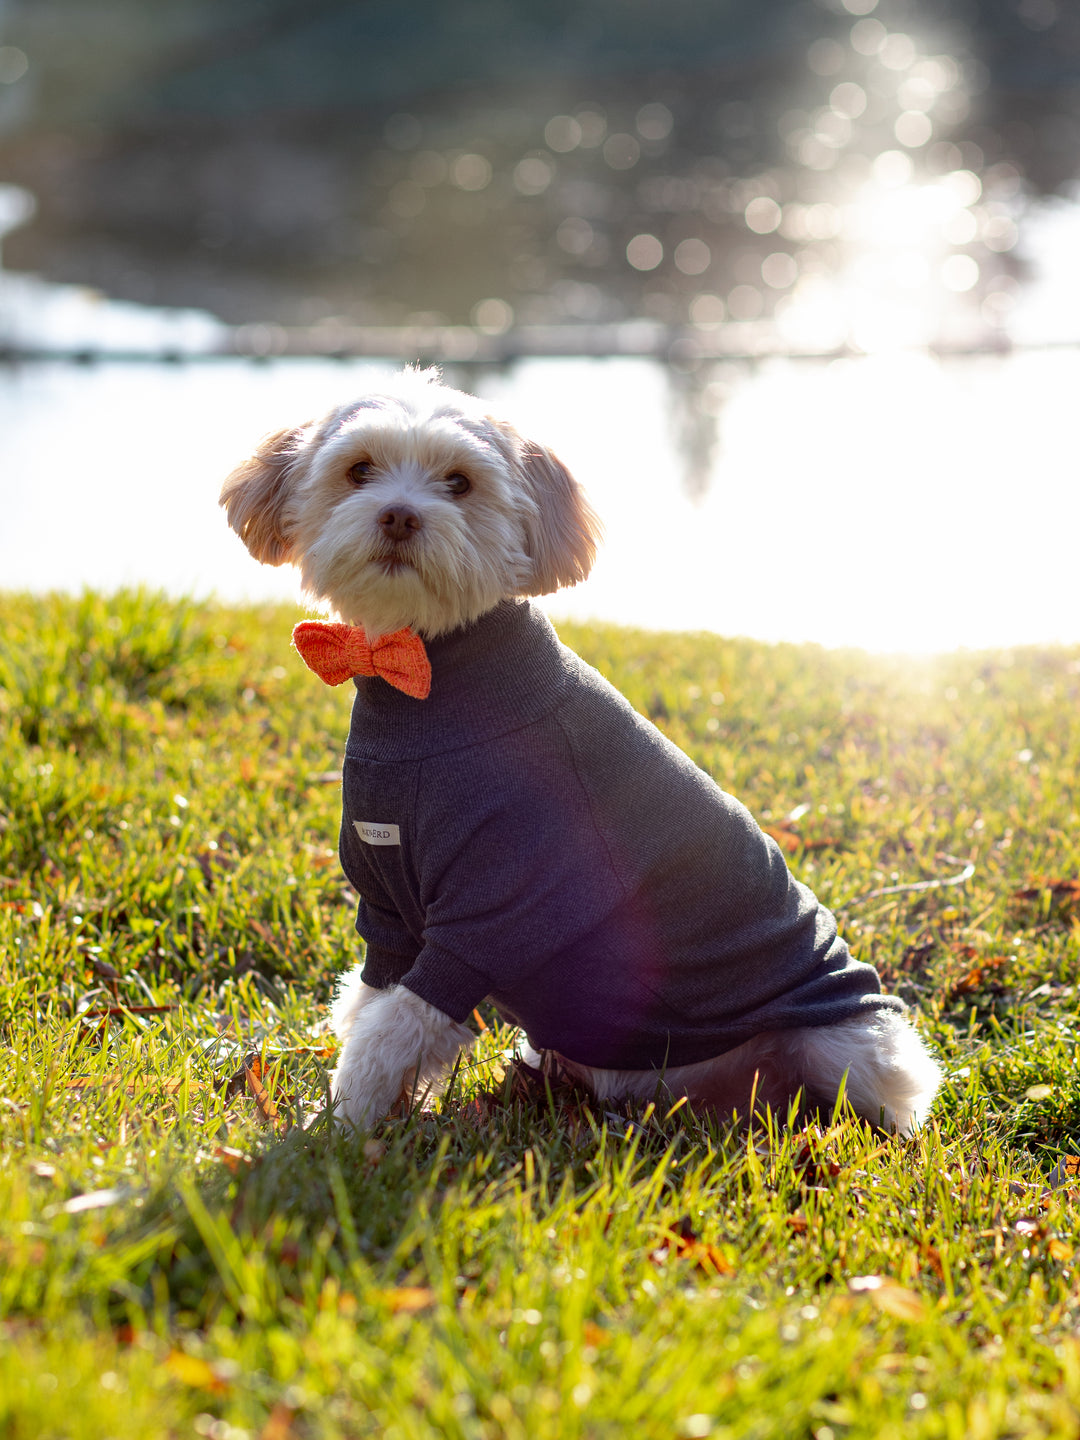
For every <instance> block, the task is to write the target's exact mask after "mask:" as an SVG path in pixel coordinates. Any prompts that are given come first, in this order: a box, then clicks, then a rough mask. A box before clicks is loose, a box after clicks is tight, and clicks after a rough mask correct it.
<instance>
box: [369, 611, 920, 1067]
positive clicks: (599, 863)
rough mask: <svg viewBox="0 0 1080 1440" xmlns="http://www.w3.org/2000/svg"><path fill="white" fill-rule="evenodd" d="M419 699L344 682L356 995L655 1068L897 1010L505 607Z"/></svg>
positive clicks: (443, 647)
mask: <svg viewBox="0 0 1080 1440" xmlns="http://www.w3.org/2000/svg"><path fill="white" fill-rule="evenodd" d="M427 649H428V654H429V656H430V659H431V667H432V685H431V694H430V696H429V698H428V699H426V700H414V699H412V698H411V697H409V696H407V695H404V694H402V693H401V692H400V691H398V690H395V689H393V688H392V687H391V686H390V685H388V684H387V683H386V682H385V681H384V680H382V679H378V678H372V679H364V678H360V677H358V678H357V680H356V682H355V683H356V699H355V701H354V704H353V713H352V728H351V730H350V733H349V743H348V748H347V750H346V755H345V769H344V780H343V805H344V814H343V819H342V828H341V860H342V864H343V865H344V868H345V873H346V875H347V876H348V877H349V880H350V881H351V882H352V884H353V885H354V886H355V887H356V889H357V890H358V891H359V893H360V896H361V900H360V905H359V910H358V913H357V921H356V928H357V930H358V931H359V932H360V934H361V935H362V936H363V938H364V940H365V941H366V942H367V954H366V962H365V966H364V971H363V978H364V980H365V982H366V983H367V984H368V985H373V986H376V987H378V988H385V987H387V986H389V985H393V984H396V983H397V982H399V981H400V982H401V983H403V984H404V985H406V986H407V987H408V988H409V989H410V990H412V991H414V992H415V993H416V994H417V995H419V996H421V997H422V998H423V999H424V1000H427V1001H429V1002H430V1003H431V1004H432V1005H434V1006H436V1007H437V1008H438V1009H440V1010H442V1011H444V1012H445V1013H446V1014H447V1015H450V1016H452V1017H453V1019H455V1020H459V1021H461V1020H464V1019H465V1018H466V1017H467V1016H468V1015H469V1013H470V1011H471V1010H472V1009H473V1007H474V1006H475V1005H477V1004H478V1003H479V1002H480V1001H481V1000H483V999H484V998H485V997H490V998H491V999H492V1000H493V1001H494V1003H495V1005H496V1006H497V1007H498V1009H499V1011H500V1012H501V1014H503V1015H504V1016H505V1017H506V1018H507V1019H508V1020H510V1021H512V1022H513V1023H515V1024H518V1025H520V1026H522V1028H523V1029H524V1030H525V1031H526V1033H527V1034H528V1037H529V1040H530V1042H531V1043H532V1044H533V1045H534V1046H535V1047H536V1048H537V1049H538V1050H543V1049H551V1050H556V1051H558V1052H559V1053H560V1054H562V1055H565V1056H566V1057H568V1058H569V1059H571V1060H576V1061H579V1062H581V1063H583V1064H588V1065H593V1066H600V1067H605V1068H615V1069H631V1070H642V1069H650V1068H656V1069H663V1068H664V1067H666V1066H675V1065H689V1064H693V1063H695V1062H696V1061H699V1060H706V1059H710V1058H712V1057H713V1056H715V1055H719V1054H721V1053H722V1052H723V1051H725V1050H730V1049H733V1048H734V1047H735V1046H736V1045H740V1044H742V1042H743V1041H744V1040H748V1039H750V1038H751V1036H753V1035H756V1034H758V1033H759V1032H760V1031H762V1030H774V1029H784V1028H788V1027H791V1026H804V1025H828V1024H832V1023H834V1022H836V1021H838V1020H842V1019H845V1018H847V1017H848V1016H852V1015H855V1014H869V1013H870V1012H873V1011H875V1010H884V1009H889V1010H902V1009H903V1008H904V1007H903V1005H902V1003H901V1002H900V1001H899V1000H897V999H894V998H889V997H885V996H883V995H882V994H881V993H880V986H879V983H878V977H877V973H876V971H875V970H874V969H873V968H872V967H871V966H869V965H864V964H861V963H860V962H858V961H856V960H854V959H853V958H852V956H851V954H850V953H849V951H848V949H847V946H846V945H845V944H844V942H843V941H842V940H841V939H840V938H839V936H838V935H837V933H836V924H835V921H834V920H833V917H832V915H831V914H830V913H829V911H828V910H826V909H824V908H823V907H822V906H820V905H819V904H818V902H817V901H816V899H815V898H814V896H813V895H812V894H811V892H810V891H809V890H808V889H807V888H806V887H805V886H804V885H801V884H799V883H798V882H797V881H796V880H795V879H794V878H793V877H792V875H791V873H790V872H789V870H788V868H787V865H786V864H785V862H784V858H783V856H782V855H781V853H780V851H779V849H778V848H777V846H776V845H775V844H774V843H773V842H772V840H770V839H769V838H768V837H767V836H766V835H764V834H763V833H762V832H761V830H760V829H759V828H758V826H757V825H756V824H755V822H754V820H753V818H752V817H751V815H750V814H749V812H748V811H747V810H746V809H745V808H744V807H743V806H742V805H740V804H739V802H738V801H737V800H734V799H732V797H731V796H730V795H727V794H725V793H724V792H723V791H722V790H720V789H719V788H718V786H717V785H716V784H715V783H714V782H713V781H712V780H711V779H710V778H709V777H708V776H707V775H705V774H704V773H703V772H702V771H701V770H699V769H698V768H697V767H696V766H695V765H694V764H693V763H692V761H691V760H690V759H689V758H688V757H687V756H686V755H684V754H683V753H682V751H681V750H679V749H678V748H677V747H676V746H674V745H673V744H671V742H670V741H668V740H667V739H666V738H665V737H664V736H663V735H661V734H660V732H659V731H658V730H657V729H656V728H655V727H654V726H653V725H651V724H650V723H649V721H648V720H646V719H644V718H643V717H642V716H641V715H639V714H638V713H637V712H636V711H635V710H633V709H632V708H631V706H630V705H629V704H628V703H627V701H626V700H624V699H623V697H622V696H621V695H620V694H619V693H618V691H616V690H614V689H613V688H612V687H611V686H610V685H609V684H608V683H607V681H606V680H604V679H603V677H602V676H601V675H599V674H598V673H597V672H596V671H595V670H593V669H591V668H590V667H589V666H588V665H586V664H585V663H584V661H582V660H580V659H579V658H578V656H576V655H575V654H574V653H573V652H572V651H570V650H567V649H566V647H565V646H563V645H562V644H560V642H559V640H558V638H557V636H556V635H555V632H554V630H553V629H552V627H551V625H550V624H549V623H548V621H547V619H546V618H545V616H544V615H543V614H542V613H541V612H540V611H539V610H538V609H536V608H535V607H533V606H532V605H529V604H527V603H525V602H518V601H507V602H505V603H504V604H502V605H499V606H498V607H497V608H496V609H495V610H492V611H490V612H489V613H488V614H487V615H484V616H482V617H481V619H480V620H478V621H477V622H476V623H475V624H473V625H469V626H466V627H464V628H462V629H460V630H456V631H454V632H452V633H451V634H448V635H445V636H441V637H439V638H438V639H435V640H432V641H430V642H429V643H428V646H427Z"/></svg>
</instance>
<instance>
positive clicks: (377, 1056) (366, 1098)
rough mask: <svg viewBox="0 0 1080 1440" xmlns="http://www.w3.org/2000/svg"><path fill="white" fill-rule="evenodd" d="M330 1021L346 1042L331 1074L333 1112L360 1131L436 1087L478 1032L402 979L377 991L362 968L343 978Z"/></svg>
mask: <svg viewBox="0 0 1080 1440" xmlns="http://www.w3.org/2000/svg"><path fill="white" fill-rule="evenodd" d="M331 1020H332V1023H333V1027H334V1031H335V1033H336V1035H337V1036H338V1038H339V1039H340V1040H341V1041H342V1047H341V1054H340V1055H339V1057H338V1064H337V1069H336V1070H335V1071H334V1073H333V1076H332V1077H331V1096H332V1098H333V1102H334V1114H335V1118H336V1119H337V1120H339V1121H347V1122H348V1123H350V1124H352V1125H355V1126H356V1127H357V1128H358V1129H363V1128H365V1127H367V1126H369V1125H373V1124H375V1123H376V1121H378V1120H381V1119H383V1118H384V1116H386V1115H389V1114H390V1112H391V1111H392V1110H393V1109H394V1107H395V1106H396V1105H397V1104H399V1102H402V1101H404V1102H405V1103H406V1104H407V1103H408V1101H409V1100H410V1099H411V1098H412V1096H413V1095H414V1094H418V1095H419V1094H423V1093H424V1092H425V1091H428V1090H431V1089H438V1088H439V1087H440V1086H441V1084H442V1082H443V1081H444V1080H445V1078H446V1076H447V1075H448V1073H449V1071H450V1069H451V1067H452V1065H453V1063H454V1061H455V1060H456V1059H457V1056H458V1055H459V1053H460V1052H461V1051H462V1050H464V1049H467V1048H468V1046H470V1045H471V1044H472V1043H473V1040H474V1038H475V1037H474V1036H473V1034H472V1032H471V1031H470V1030H468V1029H466V1027H465V1026H464V1025H459V1024H458V1022H457V1021H456V1020H452V1019H451V1018H450V1016H449V1015H445V1014H443V1012H442V1011H441V1010H436V1008H435V1007H434V1005H429V1004H428V1002H427V1001H426V1000H421V999H420V997H419V995H414V994H413V992H412V991H411V990H409V989H407V988H406V987H405V986H404V985H394V986H391V988H390V989H389V990H373V989H372V988H371V987H370V986H368V985H365V984H364V983H363V981H362V980H360V977H359V971H358V970H354V971H352V972H351V973H350V974H349V975H346V976H345V977H344V980H343V982H342V986H341V989H340V991H339V993H338V996H337V998H336V1000H335V1001H334V1004H333V1007H332V1010H331Z"/></svg>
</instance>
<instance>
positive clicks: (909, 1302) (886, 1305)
mask: <svg viewBox="0 0 1080 1440" xmlns="http://www.w3.org/2000/svg"><path fill="white" fill-rule="evenodd" d="M848 1289H849V1290H850V1291H851V1292H852V1293H853V1294H855V1295H869V1297H870V1299H871V1300H872V1301H873V1303H874V1304H875V1305H876V1306H877V1308H878V1309H879V1310H882V1311H884V1313H885V1314H886V1315H892V1316H893V1317H894V1319H896V1320H907V1321H909V1322H914V1321H916V1320H924V1319H925V1318H926V1305H925V1303H924V1302H923V1299H922V1296H921V1295H916V1293H915V1291H914V1290H908V1289H907V1287H906V1286H904V1285H898V1284H897V1283H896V1281H895V1280H890V1279H889V1278H888V1277H887V1276H885V1275H853V1276H852V1277H851V1279H850V1280H849V1281H848Z"/></svg>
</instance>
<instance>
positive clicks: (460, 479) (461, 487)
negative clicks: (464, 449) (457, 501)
mask: <svg viewBox="0 0 1080 1440" xmlns="http://www.w3.org/2000/svg"><path fill="white" fill-rule="evenodd" d="M446 488H447V489H448V490H449V491H450V494H451V495H467V494H468V493H469V491H470V490H471V489H472V481H471V480H470V479H469V477H468V476H467V475H462V473H461V471H460V470H455V471H454V473H453V474H452V475H448V476H447V477H446Z"/></svg>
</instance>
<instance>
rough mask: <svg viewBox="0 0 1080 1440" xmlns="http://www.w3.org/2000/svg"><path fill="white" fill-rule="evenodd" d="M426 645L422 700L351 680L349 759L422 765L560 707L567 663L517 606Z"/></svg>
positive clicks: (544, 630)
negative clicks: (427, 681)
mask: <svg viewBox="0 0 1080 1440" xmlns="http://www.w3.org/2000/svg"><path fill="white" fill-rule="evenodd" d="M424 644H425V646H426V648H427V653H428V658H429V660H430V661H431V693H430V695H429V696H428V698H427V699H426V700H416V699H413V698H412V697H411V696H408V695H404V694H402V692H401V691H400V690H395V689H393V688H392V687H391V686H390V685H388V684H387V683H386V681H385V680H381V679H379V678H377V677H371V678H368V677H365V676H357V677H356V679H355V681H354V684H355V685H356V699H355V700H354V702H353V712H352V728H351V730H350V733H349V747H348V753H349V754H350V755H353V756H356V757H357V758H361V757H362V758H366V759H371V760H404V759H420V758H422V757H423V756H425V755H437V754H441V753H444V752H445V751H447V750H456V749H460V748H461V747H463V746H466V745H474V744H477V743H479V742H481V741H484V740H490V739H493V738H494V737H495V736H496V735H505V734H508V733H509V732H510V731H512V730H516V729H518V728H520V727H521V726H523V725H529V724H531V723H532V722H533V721H535V720H538V719H540V718H541V716H543V715H545V714H547V713H549V712H550V711H552V710H554V709H555V708H556V707H557V706H558V704H559V703H560V701H561V699H562V697H563V692H564V689H565V685H566V679H567V674H568V671H569V669H570V668H571V666H572V663H573V657H572V655H571V654H570V652H569V651H568V650H566V649H565V648H564V647H563V646H562V645H561V644H560V642H559V638H558V636H557V635H556V634H555V631H554V629H553V628H552V626H551V623H550V621H549V620H548V619H547V617H546V616H545V615H544V614H543V612H542V611H540V610H538V609H537V608H536V607H535V606H533V605H530V604H529V603H528V602H527V601H523V600H504V601H503V602H502V603H501V604H499V605H497V606H496V607H495V609H494V610H489V611H488V612H487V614H486V615H481V616H480V618H479V620H476V621H474V622H473V623H472V624H470V625H463V626H461V627H460V628H459V629H457V630H451V631H448V632H447V633H446V634H445V635H438V636H436V637H435V639H433V640H425V642H424Z"/></svg>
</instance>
